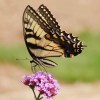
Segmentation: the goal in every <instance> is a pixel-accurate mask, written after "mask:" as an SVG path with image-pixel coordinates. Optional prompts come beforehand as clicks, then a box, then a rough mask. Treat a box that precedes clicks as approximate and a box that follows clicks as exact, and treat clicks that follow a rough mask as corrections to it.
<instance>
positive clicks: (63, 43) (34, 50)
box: [23, 4, 84, 67]
mask: <svg viewBox="0 0 100 100" xmlns="http://www.w3.org/2000/svg"><path fill="white" fill-rule="evenodd" d="M23 34H24V40H25V44H26V47H27V49H28V52H29V54H30V55H31V57H32V60H31V61H30V63H34V64H35V65H34V67H35V66H37V65H38V66H43V67H44V66H46V67H54V66H56V65H57V63H55V62H54V61H52V60H50V59H49V57H62V56H63V57H69V58H70V57H72V55H74V56H76V55H78V54H80V53H81V52H82V50H83V49H84V45H83V43H82V42H81V41H80V40H79V39H78V37H74V36H73V35H72V34H69V33H66V32H65V31H61V29H60V26H59V25H58V22H57V21H56V19H55V18H54V17H53V15H52V14H51V12H50V11H49V9H48V8H47V7H46V6H45V5H43V4H42V5H40V6H39V8H38V9H37V11H36V10H34V9H33V8H32V7H31V6H30V5H28V6H27V7H26V8H25V11H24V13H23Z"/></svg>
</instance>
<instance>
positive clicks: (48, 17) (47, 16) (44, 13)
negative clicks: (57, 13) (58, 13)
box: [37, 4, 61, 34]
mask: <svg viewBox="0 0 100 100" xmlns="http://www.w3.org/2000/svg"><path fill="white" fill-rule="evenodd" d="M37 11H38V13H39V15H40V16H41V17H42V18H43V19H44V20H45V21H46V23H48V25H49V26H50V27H51V28H52V30H53V32H54V33H58V34H60V32H61V30H60V26H59V25H58V22H57V21H56V19H55V18H54V17H53V15H52V14H51V12H50V11H49V9H48V8H47V7H46V6H45V5H43V4H42V5H40V6H39V8H38V10H37Z"/></svg>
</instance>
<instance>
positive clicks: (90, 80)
mask: <svg viewBox="0 0 100 100" xmlns="http://www.w3.org/2000/svg"><path fill="white" fill-rule="evenodd" d="M40 4H44V5H46V6H47V7H48V8H49V10H50V11H51V12H52V14H53V15H54V16H55V18H56V20H57V21H58V22H59V25H60V26H61V29H62V30H65V31H67V32H69V33H73V35H74V36H78V37H79V39H80V40H82V41H83V42H84V44H85V45H87V47H86V48H85V49H84V51H83V52H82V54H80V55H78V56H77V57H74V58H72V59H68V58H66V59H64V58H52V59H53V60H54V61H55V62H57V63H58V66H57V67H56V68H53V69H50V68H47V71H50V72H51V73H52V74H53V75H54V77H55V78H56V79H57V80H58V81H59V83H60V85H61V91H60V94H59V95H57V96H56V97H55V100H100V0H76V1H74V0H59V1H58V0H19V1H18V0H0V100H34V98H33V94H32V91H31V90H30V89H29V88H28V87H26V86H24V85H23V84H21V82H20V80H21V77H22V75H24V74H29V73H32V72H31V70H30V67H31V65H30V63H29V61H27V60H25V61H23V60H17V61H16V58H19V59H24V58H26V57H27V58H29V59H31V57H30V55H29V54H28V51H27V49H26V46H25V43H24V39H23V27H22V15H23V11H24V9H25V7H26V6H27V5H31V6H32V7H33V8H34V9H37V8H38V7H39V5H40Z"/></svg>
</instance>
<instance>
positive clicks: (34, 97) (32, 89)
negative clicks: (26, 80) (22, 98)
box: [30, 86, 37, 100]
mask: <svg viewBox="0 0 100 100" xmlns="http://www.w3.org/2000/svg"><path fill="white" fill-rule="evenodd" d="M30 88H31V89H32V91H33V94H34V98H35V100H37V97H36V94H35V91H34V88H32V87H31V86H30Z"/></svg>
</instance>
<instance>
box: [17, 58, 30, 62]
mask: <svg viewBox="0 0 100 100" xmlns="http://www.w3.org/2000/svg"><path fill="white" fill-rule="evenodd" d="M16 60H29V61H31V60H30V59H29V58H25V59H18V58H17V59H16Z"/></svg>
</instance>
